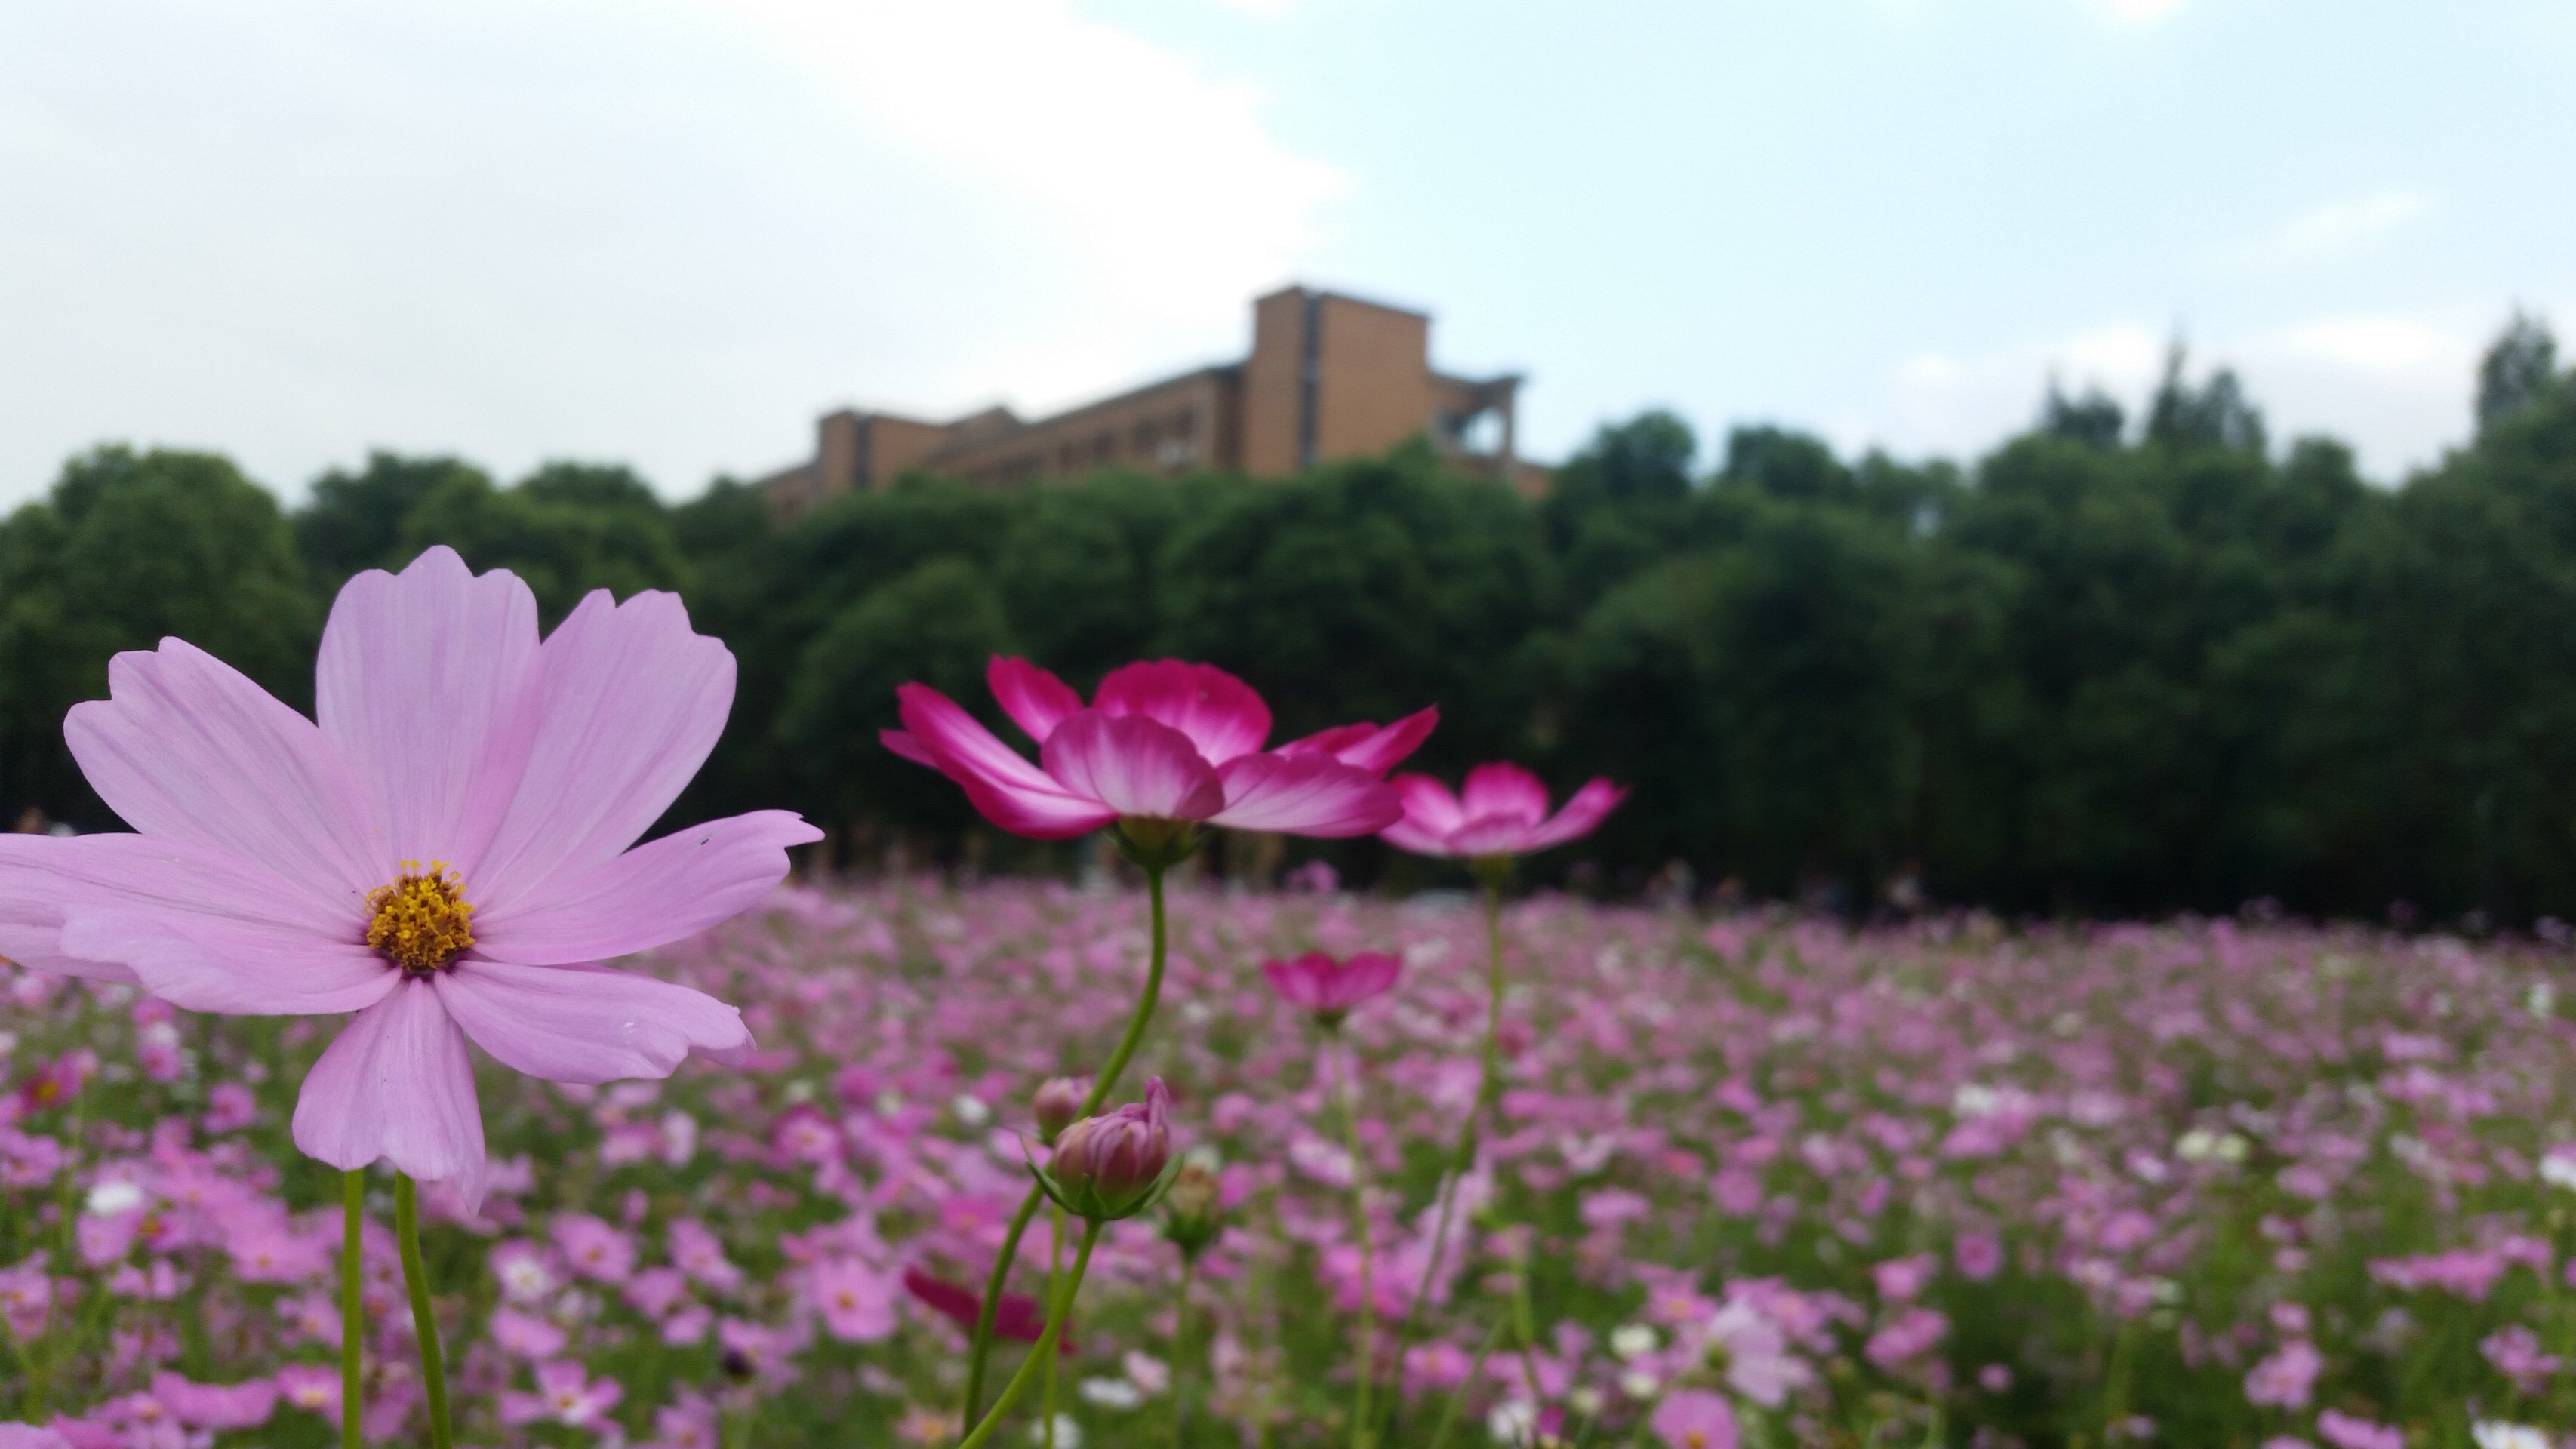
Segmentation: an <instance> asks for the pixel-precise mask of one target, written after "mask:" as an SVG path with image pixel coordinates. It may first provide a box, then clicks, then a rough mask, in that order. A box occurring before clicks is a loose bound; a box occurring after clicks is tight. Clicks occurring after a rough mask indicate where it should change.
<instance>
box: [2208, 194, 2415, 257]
mask: <svg viewBox="0 0 2576 1449" xmlns="http://www.w3.org/2000/svg"><path fill="white" fill-rule="evenodd" d="M2435 207H2436V201H2435V198H2434V197H2433V196H2432V195H2430V194H2429V193H2426V192H2422V191H2406V190H2388V191H2379V192H2374V193H2372V194H2371V195H2368V196H2363V197H2356V198H2353V199H2351V200H2348V201H2338V202H2332V203H2329V204H2327V205H2324V206H2319V207H2316V208H2314V209H2312V210H2308V211H2303V212H2301V213H2299V214H2298V215H2297V216H2294V217H2291V218H2290V219H2289V220H2287V221H2285V222H2283V223H2281V224H2280V225H2279V226H2277V227H2274V228H2273V229H2272V230H2270V231H2268V232H2265V233H2263V234H2262V235H2261V236H2258V237H2254V238H2252V239H2250V240H2247V241H2243V242H2239V243H2237V244H2235V245H2233V246H2230V247H2227V248H2225V249H2224V250H2223V253H2222V255H2223V256H2224V257H2225V258H2226V259H2227V260H2230V261H2236V262H2243V263H2255V264H2267V263H2268V264H2276V265H2277V264H2295V263H2302V262H2317V261H2327V260H2332V259H2334V258H2338V257H2344V256H2349V255H2351V254H2353V253H2354V252H2357V251H2360V250H2362V249H2363V248H2365V247H2367V246H2369V245H2370V244H2371V243H2373V242H2376V241H2379V240H2380V239H2382V238H2384V237H2386V236H2388V235H2389V234H2391V233H2393V232H2395V231H2397V230H2399V229H2400V228H2402V227H2404V226H2406V225H2407V224H2409V223H2411V222H2414V221H2416V220H2418V219H2420V218H2422V217H2424V216H2427V215H2429V214H2431V213H2432V212H2433V211H2434V210H2435Z"/></svg>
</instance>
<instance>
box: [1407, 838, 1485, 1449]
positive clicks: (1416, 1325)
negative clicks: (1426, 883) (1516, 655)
mask: <svg viewBox="0 0 2576 1449" xmlns="http://www.w3.org/2000/svg"><path fill="white" fill-rule="evenodd" d="M1509 867H1510V862H1509V861H1501V862H1494V863H1488V862H1485V861H1478V862H1477V863H1476V875H1477V878H1478V879H1479V880H1481V881H1483V882H1484V887H1485V892H1484V894H1485V947H1486V960H1485V1045H1484V1050H1483V1051H1482V1053H1480V1060H1481V1062H1482V1067H1481V1069H1480V1070H1479V1071H1478V1073H1477V1077H1476V1100H1475V1102H1474V1103H1473V1104H1471V1105H1470V1106H1469V1107H1468V1108H1467V1118H1466V1120H1465V1121H1463V1122H1461V1123H1459V1124H1458V1145H1457V1146H1456V1147H1454V1148H1452V1149H1451V1151H1450V1159H1451V1164H1452V1165H1451V1167H1450V1170H1449V1171H1448V1172H1447V1173H1446V1174H1444V1175H1443V1176H1442V1177H1441V1179H1440V1213H1439V1216H1438V1217H1437V1218H1436V1219H1435V1220H1434V1221H1433V1223H1432V1228H1431V1259H1430V1261H1429V1262H1428V1263H1425V1264H1424V1265H1423V1268H1422V1281H1421V1282H1419V1283H1416V1284H1414V1285H1413V1299H1412V1301H1411V1302H1410V1303H1408V1304H1407V1305H1406V1306H1405V1310H1404V1321H1403V1322H1402V1323H1399V1324H1397V1325H1396V1326H1395V1362H1396V1372H1397V1373H1398V1374H1399V1375H1401V1374H1402V1373H1403V1371H1404V1356H1405V1354H1406V1353H1408V1352H1410V1351H1411V1350H1412V1348H1413V1342H1414V1339H1415V1338H1416V1337H1417V1336H1418V1335H1419V1334H1420V1332H1421V1327H1422V1310H1423V1309H1424V1308H1425V1307H1426V1306H1427V1305H1428V1304H1429V1302H1430V1300H1431V1285H1432V1284H1433V1283H1435V1282H1438V1281H1439V1278H1440V1260H1441V1257H1442V1255H1443V1254H1444V1253H1446V1252H1447V1251H1448V1247H1449V1223H1450V1220H1451V1218H1453V1217H1454V1216H1455V1215H1456V1212H1457V1207H1458V1182H1459V1179H1461V1178H1463V1177H1465V1176H1466V1175H1467V1171H1468V1169H1470V1168H1472V1167H1474V1166H1475V1165H1476V1123H1477V1120H1478V1119H1479V1118H1481V1117H1482V1116H1483V1115H1484V1112H1485V1104H1486V1102H1488V1101H1494V1102H1500V1101H1501V1099H1502V1092H1501V1090H1500V1067H1501V1063H1502V1049H1501V1046H1500V1042H1501V1040H1502V1031H1503V872H1504V871H1505V870H1507V869H1508V868H1509ZM1390 1397H1391V1398H1392V1400H1393V1404H1392V1407H1390V1408H1389V1409H1388V1411H1387V1412H1388V1421H1387V1432H1388V1437H1390V1438H1392V1437H1393V1436H1394V1429H1395V1418H1396V1416H1398V1415H1400V1414H1402V1413H1403V1412H1404V1399H1403V1396H1402V1395H1401V1394H1396V1395H1392V1396H1390ZM1451 1407H1452V1411H1453V1412H1454V1411H1455V1405H1452V1406H1451ZM1434 1442H1435V1443H1436V1442H1437V1441H1436V1440H1435V1441H1434Z"/></svg>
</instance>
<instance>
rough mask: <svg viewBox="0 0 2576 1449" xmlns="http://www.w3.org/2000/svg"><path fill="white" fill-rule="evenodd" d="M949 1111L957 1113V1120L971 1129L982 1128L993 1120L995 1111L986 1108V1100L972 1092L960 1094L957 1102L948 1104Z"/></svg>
mask: <svg viewBox="0 0 2576 1449" xmlns="http://www.w3.org/2000/svg"><path fill="white" fill-rule="evenodd" d="M948 1110H949V1111H951V1112H954V1113H956V1114H957V1120H958V1121H960V1122H963V1123H965V1124H966V1125H967V1126H969V1127H981V1126H983V1125H984V1124H985V1123H987V1122H990V1121H992V1120H993V1109H992V1108H990V1107H987V1106H985V1105H984V1099H983V1098H981V1097H978V1096H976V1095H975V1094H974V1093H972V1092H960V1093H958V1094H957V1100H956V1101H954V1102H951V1103H949V1104H948Z"/></svg>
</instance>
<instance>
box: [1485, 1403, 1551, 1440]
mask: <svg viewBox="0 0 2576 1449" xmlns="http://www.w3.org/2000/svg"><path fill="white" fill-rule="evenodd" d="M1485 1432H1486V1433H1487V1434H1489V1435H1491V1436H1492V1437H1493V1440H1494V1442H1495V1443H1497V1444H1528V1443H1530V1442H1531V1441H1532V1440H1534V1439H1535V1438H1537V1436H1538V1405H1536V1404H1533V1403H1531V1402H1530V1401H1529V1400H1527V1399H1505V1400H1504V1401H1502V1402H1501V1403H1499V1404H1496V1405H1494V1411H1493V1412H1492V1413H1490V1414H1487V1415H1486V1416H1485Z"/></svg>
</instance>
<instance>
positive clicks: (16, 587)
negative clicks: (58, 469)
mask: <svg viewBox="0 0 2576 1449" xmlns="http://www.w3.org/2000/svg"><path fill="white" fill-rule="evenodd" d="M319 625H320V609H319V604H318V600H317V599H316V598H315V597H314V595H313V594H312V592H311V591H310V589H309V588H308V586H307V584H306V581H305V574H304V570H303V568H302V566H301V565H300V563H299V562H298V560H297V558H296V556H295V549H294V541H293V534H292V532H291V530H290V529H289V528H288V526H287V522H286V520H285V518H284V517H283V516H282V515H281V514H280V512H279V510H278V507H277V501H276V499H274V498H273V497H271V496H270V495H269V494H268V493H267V491H266V490H264V489H262V488H260V487H259V486H258V485H257V484H255V483H252V482H251V481H250V480H249V479H247V478H244V477H243V476H242V475H241V474H240V472H239V471H237V470H236V469H235V468H234V467H233V465H232V464H231V463H230V462H228V461H226V460H225V459H223V458H220V457H216V456H214V455H212V454H206V453H187V452H177V451H170V450H162V449H155V450H152V451H149V452H141V453H138V452H135V451H134V450H132V449H130V448H125V447H113V446H111V447H101V448H98V449H95V450H93V451H91V452H89V453H86V454H83V455H82V456H80V457H77V458H74V459H73V460H71V462H69V463H68V464H66V465H65V466H64V468H63V472H62V476H61V478H60V479H59V480H58V481H57V482H56V483H55V484H54V487H53V490H52V492H51V493H50V495H49V496H48V497H47V498H46V499H45V500H44V501H41V502H37V503H30V504H28V505H26V506H25V507H23V508H21V509H19V510H18V512H17V513H16V514H15V515H13V516H12V517H11V518H10V519H9V521H8V522H7V523H6V524H5V525H0V673H4V674H5V682H0V721H5V723H0V806H5V807H6V808H8V809H10V810H11V811H12V812H13V813H14V811H15V810H16V809H17V808H19V807H22V806H25V805H30V804H32V805H35V806H37V807H39V808H40V809H42V810H44V811H45V812H46V813H48V814H50V815H54V816H57V817H63V818H70V819H74V820H77V821H80V822H82V823H84V824H87V825H92V826H98V825H105V824H106V823H108V820H109V818H110V817H109V816H108V815H107V813H106V810H105V807H104V806H102V805H101V804H99V803H98V801H97V798H96V797H95V796H94V795H92V794H91V793H90V791H89V789H88V787H87V785H86V784H85V783H84V782H83V781H82V779H81V776H80V774H79V771H78V770H77V769H76V768H75V767H74V766H73V765H72V763H71V760H70V757H69V755H68V754H67V752H66V751H65V750H64V747H63V741H62V727H63V715H64V713H65V712H66V711H67V710H69V709H70V708H71V706H72V705H73V704H74V703H76V702H78V701H80V700H83V699H96V698H100V697H102V696H104V695H105V694H106V693H107V661H108V658H109V656H111V655H113V654H116V653H118V652H119V651H122V650H128V649H150V648H153V647H155V646H156V645H158V644H159V643H160V641H161V640H162V639H163V638H164V637H166V636H171V635H177V636H181V637H184V638H185V639H186V640H187V641H188V642H189V643H191V644H193V645H195V646H196V647H198V648H200V649H203V650H205V651H206V652H207V653H209V654H212V655H214V656H215V657H216V658H218V659H221V660H223V661H224V662H225V663H227V664H230V665H231V666H232V667H234V668H236V669H238V670H240V671H241V672H242V673H244V674H246V675H248V676H250V678H251V679H252V680H253V681H254V682H256V683H257V684H259V685H260V686H262V687H263V688H265V689H267V690H268V691H269V692H270V693H272V694H275V695H277V696H279V697H280V698H283V699H285V700H287V701H289V702H291V703H295V704H298V705H302V706H309V704H310V702H311V700H312V695H313V650H314V646H315V644H316V642H317V641H318V639H319V637H320V630H319Z"/></svg>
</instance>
